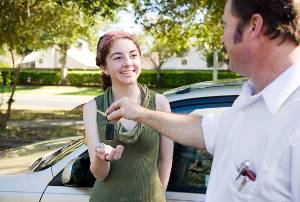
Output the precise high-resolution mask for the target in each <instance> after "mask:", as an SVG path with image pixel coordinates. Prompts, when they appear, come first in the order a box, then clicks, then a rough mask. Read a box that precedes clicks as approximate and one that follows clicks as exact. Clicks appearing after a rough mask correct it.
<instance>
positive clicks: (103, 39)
mask: <svg viewBox="0 0 300 202" xmlns="http://www.w3.org/2000/svg"><path fill="white" fill-rule="evenodd" d="M131 36H132V35H131V34H129V33H127V32H108V33H107V34H105V35H103V36H102V37H101V39H100V44H99V46H98V47H99V48H100V49H102V48H103V47H105V46H106V45H107V44H109V43H111V42H112V41H113V40H114V39H116V38H123V37H125V38H126V37H131Z"/></svg>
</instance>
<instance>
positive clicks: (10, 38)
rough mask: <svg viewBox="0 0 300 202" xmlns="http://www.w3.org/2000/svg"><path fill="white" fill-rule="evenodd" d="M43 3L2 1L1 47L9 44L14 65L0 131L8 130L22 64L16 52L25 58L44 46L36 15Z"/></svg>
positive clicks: (0, 118)
mask: <svg viewBox="0 0 300 202" xmlns="http://www.w3.org/2000/svg"><path fill="white" fill-rule="evenodd" d="M42 3H43V2H42V1H34V2H30V1H25V0H24V1H21V0H20V1H10V0H2V1H1V2H0V10H1V12H0V19H1V21H0V29H1V30H0V32H1V35H0V47H3V46H4V45H6V46H7V48H8V51H9V53H10V55H11V58H12V66H13V74H12V76H13V77H12V79H11V94H10V96H9V99H8V107H7V110H6V112H2V111H0V132H4V131H5V130H6V124H7V121H8V120H9V117H10V113H11V106H12V103H13V101H14V100H13V96H14V93H15V90H16V85H17V81H18V77H19V72H20V66H19V67H16V65H15V57H16V54H18V55H20V56H22V58H24V57H25V56H26V55H27V54H29V53H30V52H31V51H32V50H34V49H38V48H43V47H44V45H43V43H40V38H41V37H42V36H43V34H44V33H43V32H42V31H41V30H42V29H40V28H41V27H40V25H41V23H39V20H40V19H39V18H38V17H36V16H37V15H36V14H37V13H38V10H39V8H40V6H41V5H42Z"/></svg>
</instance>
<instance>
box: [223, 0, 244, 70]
mask: <svg viewBox="0 0 300 202" xmlns="http://www.w3.org/2000/svg"><path fill="white" fill-rule="evenodd" d="M222 26H223V36H222V43H223V45H224V47H225V49H226V51H227V54H228V57H229V69H230V70H231V71H234V72H238V73H240V74H243V71H242V67H243V64H244V61H243V60H244V56H246V53H245V52H246V51H245V48H246V43H245V40H244V39H243V31H244V26H243V25H242V24H241V23H240V21H239V19H238V18H237V17H235V16H233V15H232V12H231V0H228V1H227V2H226V6H225V9H224V14H223V18H222Z"/></svg>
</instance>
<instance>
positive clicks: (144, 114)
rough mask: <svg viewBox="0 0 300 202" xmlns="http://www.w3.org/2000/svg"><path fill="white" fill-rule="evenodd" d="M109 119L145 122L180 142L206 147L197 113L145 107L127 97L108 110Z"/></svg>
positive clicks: (200, 120) (199, 117)
mask: <svg viewBox="0 0 300 202" xmlns="http://www.w3.org/2000/svg"><path fill="white" fill-rule="evenodd" d="M106 113H108V114H109V115H108V116H107V118H108V119H109V120H113V121H118V120H119V119H121V118H125V119H129V120H133V121H136V122H141V123H144V124H145V125H147V126H149V127H151V128H154V129H156V130H157V131H159V132H160V133H162V134H164V135H166V136H168V137H169V138H171V139H173V140H174V141H175V142H178V143H180V144H184V145H188V146H193V147H197V148H205V144H204V137H203V132H202V118H201V116H197V115H180V114H174V113H168V112H161V111H155V110H149V109H146V108H143V107H141V106H139V105H137V104H136V103H134V102H132V101H131V100H130V99H128V98H127V97H125V98H122V99H120V100H118V101H116V102H114V103H113V104H112V105H111V106H110V107H109V108H108V109H107V110H106Z"/></svg>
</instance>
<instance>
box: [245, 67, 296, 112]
mask: <svg viewBox="0 0 300 202" xmlns="http://www.w3.org/2000/svg"><path fill="white" fill-rule="evenodd" d="M299 86H300V63H297V64H293V65H291V66H290V67H289V68H288V69H286V70H285V71H284V72H283V73H282V74H281V75H280V76H279V77H277V78H276V79H275V80H274V81H273V82H272V83H270V84H269V85H268V86H267V87H265V88H264V89H263V90H262V91H261V92H260V93H258V94H256V95H253V93H254V85H253V82H252V81H251V80H249V81H248V82H246V83H245V84H244V85H243V94H244V95H245V96H246V97H248V99H247V105H249V104H251V103H253V102H255V101H256V100H258V99H259V98H261V97H263V99H264V101H265V104H266V105H267V107H268V109H269V111H270V112H271V113H272V114H276V113H277V111H278V110H279V108H280V107H281V106H282V104H283V103H284V102H285V101H286V100H287V99H288V97H289V96H290V95H292V94H293V92H294V91H295V90H296V89H297V88H298V87H299Z"/></svg>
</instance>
